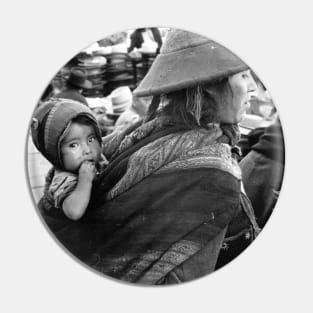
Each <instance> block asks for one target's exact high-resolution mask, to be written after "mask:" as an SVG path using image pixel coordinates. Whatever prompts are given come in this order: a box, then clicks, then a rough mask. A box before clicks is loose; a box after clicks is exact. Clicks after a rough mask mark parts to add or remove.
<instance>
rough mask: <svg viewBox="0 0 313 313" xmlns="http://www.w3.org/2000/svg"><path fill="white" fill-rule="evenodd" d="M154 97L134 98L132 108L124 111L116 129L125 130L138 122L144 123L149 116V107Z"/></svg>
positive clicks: (116, 124) (117, 121)
mask: <svg viewBox="0 0 313 313" xmlns="http://www.w3.org/2000/svg"><path fill="white" fill-rule="evenodd" d="M151 100H152V97H150V96H148V97H141V98H138V97H135V96H133V100H132V104H131V106H130V107H129V108H128V109H126V111H124V112H123V113H122V114H121V115H120V116H119V118H118V119H117V120H116V123H115V128H116V129H124V128H125V127H128V126H130V125H132V124H135V123H136V122H138V121H142V120H143V119H144V117H145V116H146V114H147V111H148V107H149V105H150V103H151Z"/></svg>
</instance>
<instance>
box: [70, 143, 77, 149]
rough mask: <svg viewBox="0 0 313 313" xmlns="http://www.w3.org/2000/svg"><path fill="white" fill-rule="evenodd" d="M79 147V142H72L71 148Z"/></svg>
mask: <svg viewBox="0 0 313 313" xmlns="http://www.w3.org/2000/svg"><path fill="white" fill-rule="evenodd" d="M77 147H78V144H77V143H71V144H70V148H77Z"/></svg>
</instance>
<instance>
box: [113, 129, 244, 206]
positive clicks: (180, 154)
mask: <svg viewBox="0 0 313 313" xmlns="http://www.w3.org/2000/svg"><path fill="white" fill-rule="evenodd" d="M221 135H222V131H221V130H220V129H212V130H204V129H203V130H202V129H201V130H199V129H198V130H190V131H187V132H183V133H181V132H180V133H175V134H170V135H168V136H164V137H162V138H160V139H157V140H155V141H154V142H152V143H150V144H148V145H147V146H144V147H143V148H141V149H139V150H138V151H137V152H136V153H134V154H133V155H132V156H131V157H130V158H129V162H128V165H127V171H126V174H125V175H124V176H123V177H122V178H121V179H120V181H119V182H118V183H117V184H116V185H115V186H114V187H113V188H112V189H111V191H110V192H109V193H108V195H107V199H108V200H110V199H113V198H115V197H116V196H118V195H119V194H121V193H122V192H124V191H125V190H127V189H129V188H130V187H131V186H133V185H135V184H136V183H138V182H140V181H141V180H142V179H144V178H145V177H147V176H149V175H151V174H153V173H155V172H156V171H158V170H161V168H162V167H164V171H168V170H172V169H177V168H197V167H213V168H214V167H215V168H218V169H221V170H224V171H227V172H228V173H231V174H232V175H234V176H235V177H236V178H238V179H240V178H241V174H240V173H241V170H240V168H239V166H238V164H237V163H236V161H235V160H234V159H233V158H232V157H231V147H230V146H229V145H227V144H223V143H216V140H217V139H218V138H219V137H220V136H221ZM172 162H176V163H173V164H170V163H172ZM167 165H168V166H167ZM175 166H176V167H175Z"/></svg>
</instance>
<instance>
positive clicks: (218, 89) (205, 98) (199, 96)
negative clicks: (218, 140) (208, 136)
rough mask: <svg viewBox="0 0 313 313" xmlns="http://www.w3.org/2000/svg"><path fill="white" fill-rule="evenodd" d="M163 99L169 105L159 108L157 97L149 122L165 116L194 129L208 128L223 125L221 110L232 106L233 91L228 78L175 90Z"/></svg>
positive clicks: (151, 107) (151, 109)
mask: <svg viewBox="0 0 313 313" xmlns="http://www.w3.org/2000/svg"><path fill="white" fill-rule="evenodd" d="M161 98H162V103H165V105H164V106H163V107H161V108H159V106H158V103H157V101H158V99H156V98H155V99H154V100H155V101H152V103H151V105H150V107H149V110H148V114H147V120H151V119H153V118H154V117H155V116H156V115H161V116H166V117H169V118H170V120H171V122H173V123H174V124H183V125H185V126H187V127H188V128H190V129H192V128H195V127H204V128H206V127H208V124H210V123H217V122H219V116H218V114H219V107H220V106H225V105H230V102H231V99H232V90H231V87H230V85H229V82H228V77H226V78H224V79H222V80H219V81H216V82H214V83H209V84H203V85H196V86H194V87H190V88H187V89H182V90H178V91H174V92H172V93H169V94H166V95H163V96H162V97H161Z"/></svg>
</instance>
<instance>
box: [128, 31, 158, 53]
mask: <svg viewBox="0 0 313 313" xmlns="http://www.w3.org/2000/svg"><path fill="white" fill-rule="evenodd" d="M151 40H152V41H155V42H156V43H157V45H158V46H157V49H156V53H157V54H158V53H159V52H160V49H161V46H162V37H161V34H160V31H159V29H158V28H156V27H152V28H138V29H136V30H135V31H134V32H133V33H132V34H131V35H130V46H129V48H128V53H130V52H132V51H133V50H134V49H135V48H137V49H140V48H141V47H142V44H143V43H144V42H146V41H151Z"/></svg>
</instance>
